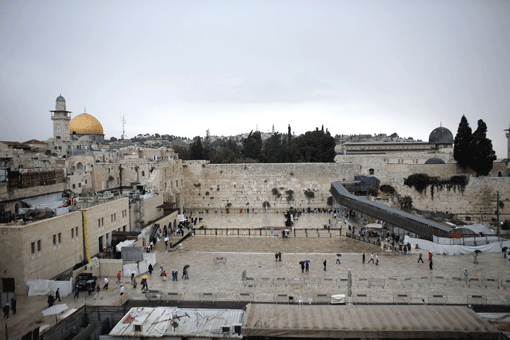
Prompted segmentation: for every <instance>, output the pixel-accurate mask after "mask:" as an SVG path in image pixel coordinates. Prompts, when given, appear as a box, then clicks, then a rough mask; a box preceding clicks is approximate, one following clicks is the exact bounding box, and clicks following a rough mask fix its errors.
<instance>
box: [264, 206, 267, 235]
mask: <svg viewBox="0 0 510 340" xmlns="http://www.w3.org/2000/svg"><path fill="white" fill-rule="evenodd" d="M265 208H266V209H265V211H264V214H266V237H267V202H266V207H265Z"/></svg>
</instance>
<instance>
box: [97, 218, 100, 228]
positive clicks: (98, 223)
mask: <svg viewBox="0 0 510 340" xmlns="http://www.w3.org/2000/svg"><path fill="white" fill-rule="evenodd" d="M97 227H98V228H101V219H100V218H98V219H97Z"/></svg>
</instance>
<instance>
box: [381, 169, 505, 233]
mask: <svg viewBox="0 0 510 340" xmlns="http://www.w3.org/2000/svg"><path fill="white" fill-rule="evenodd" d="M416 173H425V174H427V175H429V176H436V177H439V178H442V179H447V178H449V177H451V176H454V175H464V176H467V177H468V179H469V183H468V185H467V186H466V187H465V188H464V190H460V188H451V189H450V190H448V189H447V188H446V187H443V188H436V187H434V189H432V187H430V186H429V187H428V188H427V189H426V190H424V191H423V192H422V193H420V192H418V191H417V190H416V189H415V188H412V187H408V186H405V185H404V179H405V178H407V177H408V176H409V175H411V174H416ZM382 184H389V185H391V186H393V187H394V188H395V189H396V190H397V192H398V193H399V194H400V195H401V196H410V197H411V198H412V199H413V206H414V207H415V208H417V209H420V210H427V211H432V212H445V213H449V214H454V215H457V216H458V217H459V218H460V219H462V220H464V221H466V222H484V223H490V222H491V220H492V218H495V217H496V215H495V211H496V200H497V192H498V191H499V193H500V201H501V202H503V205H502V206H501V207H500V215H501V221H504V220H505V219H510V177H476V176H475V175H474V173H473V172H472V171H471V170H462V169H461V168H459V167H457V165H456V164H444V165H418V164H416V165H412V164H399V165H396V164H392V165H389V166H388V171H387V176H386V178H385V179H384V180H383V181H382ZM466 217H467V219H466ZM469 219H470V220H469Z"/></svg>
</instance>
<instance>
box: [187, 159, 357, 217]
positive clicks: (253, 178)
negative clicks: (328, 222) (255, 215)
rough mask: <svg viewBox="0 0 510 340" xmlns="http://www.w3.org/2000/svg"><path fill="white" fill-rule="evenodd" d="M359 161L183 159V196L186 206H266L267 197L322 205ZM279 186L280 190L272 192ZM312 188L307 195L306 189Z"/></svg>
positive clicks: (283, 204)
mask: <svg viewBox="0 0 510 340" xmlns="http://www.w3.org/2000/svg"><path fill="white" fill-rule="evenodd" d="M359 170H360V166H359V165H357V164H339V163H293V164H208V163H207V162H202V161H188V162H184V179H185V180H184V197H185V202H186V208H191V209H215V208H218V209H225V208H226V207H227V206H228V204H229V203H230V207H231V209H240V208H243V209H246V208H249V209H250V210H251V209H256V210H261V209H263V202H265V201H268V202H269V203H270V204H271V207H272V209H277V210H284V209H288V208H289V207H291V206H292V207H295V208H306V207H323V208H326V207H328V206H327V198H328V197H329V196H331V194H330V193H329V189H330V187H331V182H334V181H339V180H344V179H345V180H348V179H352V178H353V176H354V175H355V174H358V173H359ZM273 188H276V189H277V190H278V191H279V193H280V194H281V196H280V197H277V196H276V195H274V194H273V193H272V190H273ZM288 190H293V191H294V194H293V197H294V199H293V200H291V201H288V200H287V197H288V194H287V193H286V191H288ZM305 190H312V191H313V192H314V194H315V197H314V198H312V199H308V198H307V197H306V196H305V194H304V191H305Z"/></svg>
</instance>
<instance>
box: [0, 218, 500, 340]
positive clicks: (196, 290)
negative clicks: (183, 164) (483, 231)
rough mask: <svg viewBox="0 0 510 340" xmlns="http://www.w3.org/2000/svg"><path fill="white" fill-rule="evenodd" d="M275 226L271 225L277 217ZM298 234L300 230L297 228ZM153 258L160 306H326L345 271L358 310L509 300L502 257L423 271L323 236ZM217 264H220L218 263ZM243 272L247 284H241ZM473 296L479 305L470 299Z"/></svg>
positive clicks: (207, 243)
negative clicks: (304, 266)
mask: <svg viewBox="0 0 510 340" xmlns="http://www.w3.org/2000/svg"><path fill="white" fill-rule="evenodd" d="M209 215H211V213H209ZM218 215H219V214H218ZM246 215H248V214H244V213H243V214H239V213H237V214H231V216H234V217H235V219H236V221H241V219H243V218H245V217H244V216H246ZM254 215H257V214H250V217H252V216H254ZM259 215H260V216H259V217H261V216H263V214H259ZM274 215H276V214H274ZM199 216H200V215H199ZM213 216H214V215H213ZM303 216H305V218H301V219H300V222H302V223H303V224H304V225H306V226H308V225H311V224H313V225H314V226H315V225H316V226H317V228H318V227H319V226H320V225H321V224H324V222H327V221H328V219H329V217H330V216H329V215H328V214H308V215H303ZM259 217H257V218H258V219H259V220H260V218H259ZM246 218H247V217H246ZM274 218H275V220H277V217H274ZM213 219H215V221H217V222H221V219H220V218H219V217H215V216H214V217H213V218H210V219H208V224H209V226H210V227H209V228H211V227H212V228H214V227H219V225H217V224H216V222H214V221H213ZM253 219H254V220H255V218H253ZM204 221H206V219H204ZM213 222H214V223H213ZM259 222H260V221H259ZM236 223H237V222H236ZM222 224H223V223H222ZM223 225H224V224H223ZM298 227H299V228H305V226H303V225H302V226H296V228H298ZM323 232H324V233H325V232H326V231H323ZM344 234H345V233H344ZM310 235H313V233H310ZM155 251H156V252H157V255H156V256H157V262H158V264H157V265H156V266H155V268H156V272H155V273H153V275H152V277H151V278H150V279H149V287H150V289H151V290H159V291H161V292H162V295H163V299H176V298H177V299H182V300H194V301H196V300H201V299H202V300H216V301H217V300H238V299H240V300H254V301H275V299H276V300H280V301H281V302H284V301H285V302H288V296H293V297H294V300H295V301H297V300H300V299H301V300H303V301H304V302H305V303H306V302H308V299H312V300H313V301H318V300H324V301H325V300H328V299H329V296H328V297H322V296H320V295H331V294H347V286H346V285H347V281H346V280H347V276H348V275H347V274H348V269H351V273H352V276H353V287H352V293H353V300H354V301H358V302H372V303H377V302H381V303H392V302H394V299H398V300H400V301H402V302H412V303H421V301H422V299H424V300H425V301H427V302H428V303H458V304H465V303H467V302H468V299H470V300H469V301H470V302H472V303H476V302H480V301H481V302H486V303H490V304H505V303H507V301H508V300H510V261H507V260H505V259H503V256H502V255H501V254H481V255H480V256H479V257H478V260H479V262H480V263H479V264H476V265H475V264H473V258H472V256H469V255H458V256H442V255H434V268H433V270H430V269H429V267H428V263H427V254H426V252H423V253H424V260H425V263H424V264H422V263H417V260H418V256H417V252H416V251H415V252H413V253H411V254H410V255H403V254H401V253H396V252H391V253H386V252H385V253H384V254H382V253H380V248H379V247H376V246H374V245H371V244H366V243H364V242H361V241H357V240H352V239H349V238H346V237H344V236H342V237H339V236H337V235H333V236H332V237H322V234H321V237H320V238H317V237H308V238H306V237H297V238H292V237H291V238H288V239H282V238H274V239H273V238H270V237H253V236H252V237H244V236H239V237H237V236H232V235H230V236H223V235H221V236H198V235H197V236H194V237H191V238H190V239H188V240H186V241H184V242H183V243H182V247H176V249H175V250H174V251H165V244H164V242H159V243H158V244H157V245H156V247H155ZM276 251H280V252H282V261H281V262H275V256H274V253H275V252H276ZM363 252H366V253H367V261H368V259H369V258H370V257H369V252H374V254H376V253H377V252H379V257H380V262H379V265H378V266H376V265H374V264H362V263H361V254H362V253H363ZM337 253H341V254H342V256H341V257H340V260H341V264H336V263H335V262H336V258H337V256H336V254H337ZM217 258H223V259H224V261H222V260H218V259H217ZM303 260H310V272H308V273H302V272H301V268H300V265H299V261H303ZM324 260H327V271H324V269H323V265H322V263H323V261H324ZM160 264H163V266H164V268H165V269H166V271H167V273H168V274H169V277H170V272H171V270H172V269H174V268H175V269H177V270H178V271H179V275H180V276H179V281H177V282H172V281H171V279H169V280H168V281H162V280H161V277H160V276H159V275H158V274H157V268H159V265H160ZM186 264H189V265H190V269H189V277H190V279H189V280H182V279H181V275H182V268H183V266H184V265H186ZM465 268H467V269H468V271H469V273H470V278H472V279H473V280H471V281H470V282H469V283H468V282H466V281H461V280H459V277H460V275H461V274H462V272H463V271H464V269H465ZM244 271H246V277H247V278H248V280H243V277H242V276H243V272H244ZM109 279H110V289H109V290H108V291H101V293H100V295H99V297H97V298H96V299H95V300H94V299H93V297H94V295H95V294H92V295H91V296H88V295H87V294H86V293H85V292H82V293H81V294H80V298H79V299H73V297H72V296H67V297H63V298H62V303H66V304H67V305H68V306H69V307H70V308H78V307H80V306H82V305H83V304H90V305H111V304H112V303H114V301H115V300H117V299H118V298H119V296H120V294H119V288H120V286H119V285H118V284H116V283H115V281H116V279H115V278H113V277H111V278H109ZM476 279H478V280H476ZM101 280H102V278H100V280H99V282H100V281H101ZM122 284H124V287H125V289H126V293H127V294H129V298H130V299H145V298H146V297H145V295H144V294H142V292H141V289H140V286H138V287H137V288H136V289H133V288H132V287H131V286H130V285H129V279H128V278H123V279H122ZM168 293H171V294H168ZM279 295H280V296H279ZM398 295H407V296H406V297H403V296H400V297H399V296H398ZM435 295H436V296H435ZM473 295H476V296H480V297H479V298H478V297H475V298H472V296H473ZM438 296H442V297H438ZM505 299H506V300H505ZM46 307H47V303H46V297H45V296H41V297H30V298H28V297H18V313H17V314H16V315H15V316H12V315H11V317H10V318H9V319H7V320H6V323H7V326H8V329H9V339H19V338H20V337H21V336H22V335H23V334H24V333H26V332H27V331H28V330H30V329H33V328H35V327H36V326H39V325H42V324H55V317H54V316H48V317H43V316H42V313H41V311H42V310H43V309H45V308H46ZM1 327H2V330H1V331H0V340H1V339H5V338H6V337H5V334H4V333H5V332H4V330H5V326H4V325H1Z"/></svg>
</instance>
